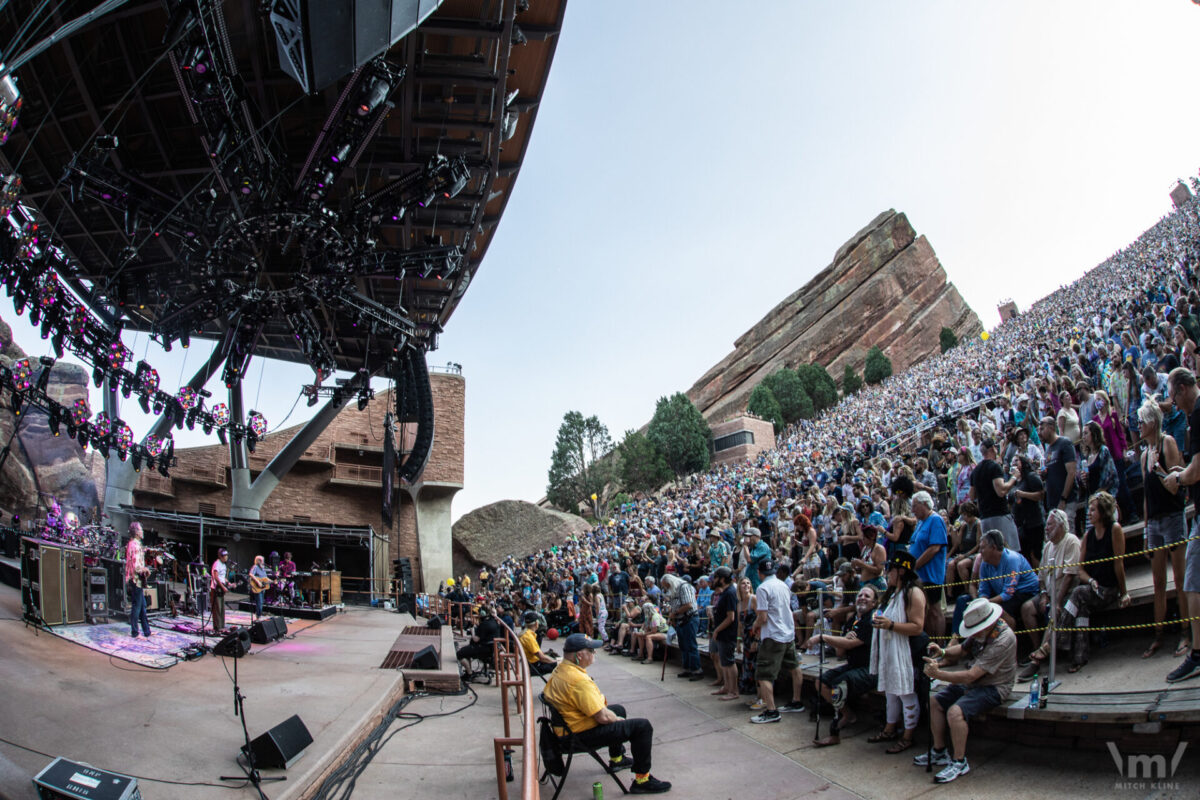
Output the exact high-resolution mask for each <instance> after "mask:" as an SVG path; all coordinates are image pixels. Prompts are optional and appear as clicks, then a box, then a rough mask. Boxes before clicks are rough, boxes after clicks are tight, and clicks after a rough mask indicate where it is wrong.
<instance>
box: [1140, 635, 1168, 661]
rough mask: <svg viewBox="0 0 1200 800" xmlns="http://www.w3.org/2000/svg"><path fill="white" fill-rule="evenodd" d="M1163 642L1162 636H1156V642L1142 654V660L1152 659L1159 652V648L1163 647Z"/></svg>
mask: <svg viewBox="0 0 1200 800" xmlns="http://www.w3.org/2000/svg"><path fill="white" fill-rule="evenodd" d="M1162 644H1163V640H1162V637H1161V636H1155V637H1154V641H1152V642H1150V646H1149V647H1147V648H1146V649H1145V651H1144V652H1143V653H1142V658H1151V657H1152V656H1153V655H1154V654H1155V653H1157V652H1158V648H1160V647H1162Z"/></svg>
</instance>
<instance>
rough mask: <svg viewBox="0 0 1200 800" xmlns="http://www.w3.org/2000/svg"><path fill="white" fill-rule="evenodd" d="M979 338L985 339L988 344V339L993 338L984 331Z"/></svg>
mask: <svg viewBox="0 0 1200 800" xmlns="http://www.w3.org/2000/svg"><path fill="white" fill-rule="evenodd" d="M979 338H980V339H983V340H984V341H985V342H986V341H987V340H988V339H990V338H991V335H990V334H989V333H988V332H987V331H984V332H983V333H981V334H979Z"/></svg>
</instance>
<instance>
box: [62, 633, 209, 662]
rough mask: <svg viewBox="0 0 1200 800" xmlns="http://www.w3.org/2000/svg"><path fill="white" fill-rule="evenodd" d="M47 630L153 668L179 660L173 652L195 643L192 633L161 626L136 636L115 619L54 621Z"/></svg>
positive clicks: (69, 639)
mask: <svg viewBox="0 0 1200 800" xmlns="http://www.w3.org/2000/svg"><path fill="white" fill-rule="evenodd" d="M48 630H49V631H50V633H53V634H54V635H55V636H59V637H61V638H63V639H66V640H68V641H71V642H74V643H75V644H78V645H83V646H84V647H86V648H88V649H89V650H95V651H97V652H99V653H105V654H107V655H110V656H113V657H114V658H120V659H122V660H124V661H129V662H132V663H134V664H140V665H141V666H143V667H151V668H153V669H167V668H168V667H173V666H175V665H176V664H178V663H179V658H178V656H177V655H176V654H177V653H178V652H179V651H181V650H183V649H184V648H186V647H192V646H194V645H195V644H196V639H195V637H193V636H189V635H187V634H184V633H176V632H174V631H169V630H161V629H159V630H155V631H154V635H153V636H151V637H150V638H146V637H145V636H138V637H137V638H136V639H135V638H133V637H132V636H130V635H129V626H128V625H127V624H126V623H118V622H110V623H108V624H107V625H58V626H55V627H53V628H49V629H48Z"/></svg>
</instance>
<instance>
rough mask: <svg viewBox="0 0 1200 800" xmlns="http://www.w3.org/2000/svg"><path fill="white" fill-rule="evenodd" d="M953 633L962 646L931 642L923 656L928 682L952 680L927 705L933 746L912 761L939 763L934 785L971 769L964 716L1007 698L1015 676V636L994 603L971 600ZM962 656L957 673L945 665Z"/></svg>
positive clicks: (995, 704) (981, 599)
mask: <svg viewBox="0 0 1200 800" xmlns="http://www.w3.org/2000/svg"><path fill="white" fill-rule="evenodd" d="M957 632H958V634H959V635H960V636H962V637H963V641H962V643H961V644H956V645H952V646H951V647H949V648H947V649H945V650H943V649H942V648H941V647H939V646H938V645H936V644H931V645H930V646H929V649H930V651H931V653H932V657H927V658H926V659H925V674H926V675H927V676H929V678H930V679H931V680H939V681H945V682H946V683H948V684H950V685H949V686H947V687H946V688H945V689H942V690H941V691H940V692H938V693H937V696H936V697H935V698H934V702H932V703H930V704H929V715H930V722H931V725H930V727H931V728H932V729H933V749H932V750H931V751H930V752H929V753H928V754H926V755H923V756H917V757H916V758H914V759H913V763H914V764H916V765H917V766H919V767H924V766H926V765H927V764H928V763H929V762H930V761H932V762H933V764H934V765H935V766H940V767H943V769H942V770H941V771H940V772H939V773H938V774H937V775H936V776H934V779H933V780H934V782H935V783H949V782H950V781H952V780H955V779H956V778H960V777H962V776H963V775H966V774H967V773H968V772H970V771H971V768H970V767H969V766H968V765H967V734H968V733H969V729H968V726H967V720H968V719H970V718H971V717H978V716H981V715H983V714H986V713H987V712H988V711H991V710H992V709H993V708H995V707H996V706H998V705H1000V704H1001V703H1002V702H1004V701H1005V700H1007V699H1008V696H1009V695H1010V694H1011V693H1012V687H1013V679H1014V678H1015V677H1016V674H1017V637H1016V635H1015V634H1014V633H1013V632H1012V628H1010V627H1009V626H1008V625H1006V624H1005V623H1004V621H1003V620H1001V619H1000V609H999V608H998V607H997V606H996V604H995V603H989V602H988V601H986V600H984V599H983V598H979V599H977V600H975V602H973V603H971V605H970V606H968V607H967V612H966V614H964V615H963V621H962V625H961V626H959V628H958V631H957ZM964 657H965V658H966V659H967V661H966V662H965V663H966V666H967V669H965V670H959V671H955V672H949V671H947V670H945V669H944V667H945V666H947V665H949V664H955V663H958V662H959V661H961V660H962V659H963V658H964ZM947 725H948V726H949V728H950V740H951V743H952V744H953V745H954V754H953V759H951V756H950V754H948V753H947V752H946V728H947Z"/></svg>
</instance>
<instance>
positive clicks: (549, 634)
mask: <svg viewBox="0 0 1200 800" xmlns="http://www.w3.org/2000/svg"><path fill="white" fill-rule="evenodd" d="M546 638H547V639H549V640H550V641H554V640H555V639H557V638H558V628H551V629H550V630H548V631H546Z"/></svg>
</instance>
